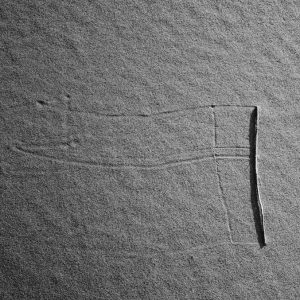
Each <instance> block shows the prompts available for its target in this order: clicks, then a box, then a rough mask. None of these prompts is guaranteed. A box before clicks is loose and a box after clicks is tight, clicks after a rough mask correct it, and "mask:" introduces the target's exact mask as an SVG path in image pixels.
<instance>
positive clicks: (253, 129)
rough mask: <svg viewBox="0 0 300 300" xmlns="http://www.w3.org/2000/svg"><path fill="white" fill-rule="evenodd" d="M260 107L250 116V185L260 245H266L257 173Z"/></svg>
mask: <svg viewBox="0 0 300 300" xmlns="http://www.w3.org/2000/svg"><path fill="white" fill-rule="evenodd" d="M258 117H259V116H258V107H256V108H255V109H254V110H253V112H252V114H251V118H250V128H249V141H250V185H251V205H252V209H253V218H254V222H255V228H256V232H257V238H258V242H259V244H260V247H261V248H262V247H264V246H266V241H265V230H264V220H263V210H262V204H261V199H260V194H259V189H258V182H257V180H258V179H257V178H258V174H257V130H258Z"/></svg>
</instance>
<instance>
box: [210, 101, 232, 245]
mask: <svg viewBox="0 0 300 300" xmlns="http://www.w3.org/2000/svg"><path fill="white" fill-rule="evenodd" d="M214 108H215V106H214V105H212V106H211V109H212V117H213V123H214V133H213V159H214V162H215V167H216V177H217V182H218V189H219V195H220V198H221V203H222V205H223V208H224V211H225V217H226V222H227V226H228V233H229V239H230V243H231V244H234V242H233V240H232V234H231V228H230V222H229V215H228V207H227V205H226V202H225V197H224V191H223V187H222V183H221V176H220V171H219V164H218V160H217V157H216V150H215V148H216V144H217V120H216V112H215V109H214Z"/></svg>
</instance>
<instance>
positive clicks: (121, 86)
mask: <svg viewBox="0 0 300 300" xmlns="http://www.w3.org/2000/svg"><path fill="white" fill-rule="evenodd" d="M299 17H300V4H299V2H298V1H279V0H277V1H275V0H274V1H191V0H187V1H175V0H173V1H171V0H167V1H150V0H149V1H133V0H132V1H130V0H128V1H91V0H90V1H71V0H68V1H38V0H36V1H31V0H29V1H6V0H2V1H1V7H0V18H1V20H0V26H1V67H2V68H1V85H0V90H1V98H0V99H1V105H0V108H1V111H0V126H1V127H0V128H1V130H0V132H1V133H0V134H1V136H0V141H1V142H0V155H1V157H0V159H1V175H0V176H1V179H0V184H1V187H0V188H1V218H0V224H1V237H0V241H1V242H0V245H1V247H0V249H1V254H0V257H1V259H0V271H1V273H0V274H1V277H0V291H1V298H2V299H298V298H299V297H300V289H299V286H300V282H299V278H300V274H299V272H300V268H299V261H300V251H299V233H300V231H299V224H300V223H299V213H300V210H299V194H300V193H299V192H300V191H299V177H300V176H299V175H300V170H299V145H300V144H299V119H300V118H299V111H300V110H299V96H300V94H299V91H300V85H299V82H300V81H299V80H300V73H299V55H300V52H299V51H300V48H299V47H300V39H299V32H300V21H299ZM212 104H215V105H218V104H219V105H224V104H228V105H242V106H243V105H248V106H249V105H250V106H251V105H253V106H256V105H258V106H260V124H259V146H258V147H259V153H258V155H259V176H260V179H259V180H260V183H261V199H262V202H263V205H264V211H265V230H266V236H267V246H266V247H264V248H262V249H261V248H259V247H257V246H253V245H251V246H249V245H231V244H229V243H226V242H225V243H223V244H222V243H221V244H220V245H218V244H216V245H215V246H213V247H208V248H207V249H201V250H199V249H198V250H197V249H194V250H193V249H191V250H189V251H183V252H180V251H179V252H174V253H173V252H172V253H171V252H168V251H157V252H155V253H154V252H153V251H152V250H151V251H152V252H151V251H150V250H149V251H150V252H149V251H148V250H145V251H144V250H143V249H144V248H141V249H142V250H143V251H141V249H138V250H139V251H137V249H135V248H132V247H133V244H134V241H130V239H129V236H130V235H128V236H127V237H126V235H125V236H123V237H118V238H112V237H111V236H109V234H111V233H110V232H106V233H105V232H104V233H103V232H102V231H101V230H100V229H99V230H100V231H101V234H102V235H100V233H99V232H98V233H97V235H96V234H95V232H94V231H93V230H92V229H91V228H90V227H88V226H90V225H89V224H94V223H93V222H96V221H95V220H96V219H97V218H96V216H95V214H96V211H97V209H98V211H102V212H103V211H104V212H105V211H106V210H107V209H108V208H107V207H109V205H110V204H111V203H113V200H114V199H117V198H118V197H119V196H120V195H123V196H120V197H121V198H122V197H123V199H127V198H126V197H128V199H129V200H126V201H128V203H130V199H133V198H132V197H134V196H133V194H131V192H130V188H131V189H132V185H134V184H135V181H134V180H135V179H136V178H141V177H140V176H141V175H140V173H138V174H135V175H132V173H130V172H127V171H124V173H122V172H117V171H102V170H99V169H97V168H89V167H88V166H86V167H82V166H81V167H80V166H76V165H71V164H67V163H66V164H61V163H59V162H55V161H53V160H47V159H43V158H38V157H35V158H33V157H32V156H30V155H29V154H28V153H27V154H24V153H21V152H18V151H17V150H16V148H14V147H15V146H14V145H15V143H16V141H17V142H19V143H23V144H24V143H25V144H26V143H29V144H31V145H32V144H34V145H37V146H40V145H45V144H47V143H48V144H47V145H50V144H51V145H60V146H61V147H63V146H65V147H67V148H68V147H69V148H68V149H72V147H77V144H78V143H79V144H80V143H84V140H81V139H80V138H81V137H82V136H80V135H79V136H76V133H78V132H79V131H80V130H81V129H80V128H83V127H82V126H83V125H82V123H80V122H84V121H80V119H76V118H75V120H73V123H72V120H71V119H66V118H67V117H66V115H65V114H63V113H62V112H63V111H70V110H73V111H84V112H86V113H88V112H90V113H92V114H90V115H91V117H86V120H87V121H89V120H90V119H89V118H93V117H92V115H93V113H95V112H96V113H101V114H104V115H107V114H108V115H114V114H124V115H141V114H142V115H143V114H153V113H156V112H162V111H169V110H182V109H185V108H191V107H197V106H210V105H212ZM203 118H204V117H203ZM67 121H68V122H71V123H72V124H73V127H72V128H73V135H72V137H74V140H73V142H71V141H70V140H69V139H68V138H69V135H68V134H66V131H65V129H66V127H64V126H65V125H66V124H67V123H66V122H67ZM76 126H77V127H76ZM124 126H125V125H124ZM132 126H133V127H135V126H134V125H132ZM121 128H122V126H121ZM135 128H136V130H137V131H138V130H139V129H137V128H139V127H135ZM153 132H155V131H153ZM62 141H63V142H62ZM99 147H100V146H99ZM70 151H71V150H70ZM48 153H49V151H48ZM55 155H56V154H55ZM57 155H58V154H57ZM89 155H90V156H92V157H93V154H89ZM94 155H96V154H94ZM195 168H196V169H197V168H199V170H198V171H199V172H200V173H199V172H198V171H197V170H194V174H206V172H207V174H208V175H207V184H205V182H204V183H203V186H200V187H199V191H200V192H201V193H203V192H205V193H207V197H208V198H207V199H214V198H213V196H209V195H210V194H209V193H210V192H211V193H214V189H213V188H212V187H210V182H211V180H210V179H209V176H210V174H212V172H213V171H212V169H211V168H210V166H207V167H205V166H203V167H202V165H201V164H200V165H199V166H198V167H195ZM204 169H205V170H204ZM105 172H107V173H105ZM189 172H192V171H189ZM201 172H202V173H201ZM158 175H159V174H158ZM158 175H157V176H155V175H151V176H152V177H153V178H152V177H151V178H150V179H149V178H148V177H145V178H146V179H145V181H146V182H147V184H149V189H150V190H151V189H152V188H153V187H154V186H156V187H157V186H159V183H160V182H162V181H163V180H169V179H165V178H169V177H166V174H160V175H159V176H161V178H162V179H161V180H162V181H160V179H159V176H158ZM118 176H119V177H118ZM130 176H132V177H130ZM145 176H146V175H145ZM174 176H175V175H174ZM176 176H177V175H176ZM178 176H179V178H183V177H185V174H181V175H180V174H179V175H178ZM180 176H182V177H180ZM195 176H197V175H195ZM99 178H100V179H99ZM112 178H117V179H115V180H117V181H118V182H120V185H119V190H118V188H116V187H114V185H113V179H112ZM170 178H171V177H170ZM191 178H192V177H191ZM195 178H196V177H195ZM205 178H206V177H205ZM195 180H196V179H195ZM199 180H200V179H199ZM172 182H174V181H172V180H171V179H170V182H169V184H170V185H172ZM196 182H197V180H196ZM199 182H202V180H200V181H199ZM138 184H139V180H137V183H136V186H135V189H136V190H138ZM151 184H152V185H151ZM126 185H127V187H126ZM128 186H129V187H128ZM162 188H163V187H162ZM170 189H171V188H170ZM122 193H123V194H122ZM212 195H213V194H212ZM174 197H175V196H174ZM97 199H107V201H106V202H105V201H102V202H101V201H100V202H96V201H97ZM180 199H185V198H184V197H183V198H180ZM124 201H125V200H124ZM212 201H213V200H212ZM206 203H207V202H206ZM97 205H98V206H97ZM186 205H187V206H188V204H186ZM96 206H97V209H96V208H95V207H96ZM100 206H101V207H100ZM126 208H127V209H128V210H129V211H128V214H129V213H130V206H127V205H126V202H125V204H124V207H123V209H124V210H125V213H124V214H123V216H126ZM98 211H97V212H98ZM108 211H109V210H108ZM215 211H216V212H217V211H218V210H217V208H215ZM155 213H158V212H157V211H154V212H153V214H154V215H155ZM204 215H205V208H204ZM95 218H96V219H95ZM103 218H105V215H103ZM220 218H222V217H220ZM87 220H89V221H87ZM93 220H94V221H93ZM109 220H110V219H109V217H107V220H106V221H107V222H109ZM220 220H221V219H220ZM106 221H105V222H106ZM103 222H104V219H103ZM97 224H98V226H100V225H101V224H99V223H97ZM213 224H216V223H213ZM95 226H96V225H95ZM126 226H127V223H126V220H125V219H122V218H121V219H120V220H119V223H118V227H117V228H116V232H120V228H126ZM216 226H218V225H216ZM100 227H101V226H100ZM100 227H99V228H100ZM97 228H98V227H97ZM214 228H216V227H214ZM221 228H223V227H222V226H220V229H219V231H218V232H219V234H220V237H221V236H223V234H222V232H221V231H220V230H222V229H221ZM186 230H188V228H186ZM105 234H106V236H105ZM224 234H225V235H226V232H225V233H224ZM112 235H113V233H112ZM191 237H192V236H191ZM201 238H202V241H203V237H201ZM217 240H218V241H220V239H217ZM221 242H222V239H221ZM122 243H123V244H122ZM150 246H151V245H150ZM150 248H151V247H150ZM112 249H113V250H114V251H112ZM115 250H116V251H115Z"/></svg>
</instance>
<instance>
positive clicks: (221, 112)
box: [212, 106, 266, 247]
mask: <svg viewBox="0 0 300 300" xmlns="http://www.w3.org/2000/svg"><path fill="white" fill-rule="evenodd" d="M212 108H213V115H214V120H215V161H216V171H217V177H218V180H219V187H220V194H221V196H222V200H223V205H224V208H225V211H226V214H227V220H228V227H229V231H230V235H231V241H232V243H235V244H253V243H257V242H258V243H259V245H260V247H264V246H265V245H266V241H265V232H264V220H263V207H262V203H261V199H260V194H259V187H258V179H257V177H258V174H257V138H258V135H257V131H258V119H259V115H258V114H259V110H258V107H255V106H253V107H243V106H240V107H235V106H213V107H212ZM221 147H224V148H228V149H240V150H243V151H246V152H248V154H249V155H248V158H247V157H246V156H240V157H239V155H237V152H236V151H232V155H228V156H223V157H222V156H220V155H218V149H219V148H221ZM247 148H248V151H247Z"/></svg>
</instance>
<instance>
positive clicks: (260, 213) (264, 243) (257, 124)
mask: <svg viewBox="0 0 300 300" xmlns="http://www.w3.org/2000/svg"><path fill="white" fill-rule="evenodd" d="M255 112H256V113H255V115H256V118H255V145H254V149H255V154H254V155H255V165H254V171H255V177H256V178H255V179H256V196H257V205H258V210H259V218H260V225H261V234H262V236H261V239H262V241H261V243H262V246H266V239H265V228H264V212H263V205H262V201H261V197H260V191H259V181H258V180H259V177H258V155H257V149H258V126H259V106H256V108H255Z"/></svg>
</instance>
